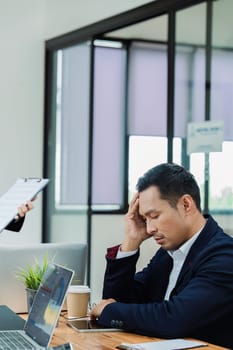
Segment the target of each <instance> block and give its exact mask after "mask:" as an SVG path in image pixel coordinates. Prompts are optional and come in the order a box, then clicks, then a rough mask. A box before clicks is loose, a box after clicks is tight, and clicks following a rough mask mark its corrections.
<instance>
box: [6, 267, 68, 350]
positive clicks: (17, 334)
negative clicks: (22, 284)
mask: <svg viewBox="0 0 233 350" xmlns="http://www.w3.org/2000/svg"><path fill="white" fill-rule="evenodd" d="M73 275H74V272H73V270H70V269H67V268H65V267H63V266H60V265H57V264H51V263H50V264H49V265H48V267H47V269H46V271H45V274H44V277H43V279H42V282H41V285H40V287H39V289H38V291H37V293H36V296H35V298H34V302H33V304H32V307H31V310H30V313H29V315H28V319H27V321H26V323H25V326H24V329H23V330H20V329H19V330H1V331H0V349H4V350H5V349H11V350H13V349H17V350H23V349H25V350H28V349H36V350H37V349H44V348H46V347H47V346H48V344H49V342H50V340H51V338H52V335H53V332H54V329H55V327H56V324H57V320H58V317H59V315H60V312H61V308H62V304H63V302H64V299H65V296H66V293H67V290H68V287H69V285H70V283H71V280H72V278H73ZM11 338H12V339H13V338H14V339H15V340H10V339H11Z"/></svg>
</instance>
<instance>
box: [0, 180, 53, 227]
mask: <svg viewBox="0 0 233 350" xmlns="http://www.w3.org/2000/svg"><path fill="white" fill-rule="evenodd" d="M48 182H49V179H41V178H18V179H17V181H16V182H15V184H14V185H13V186H12V187H10V188H9V190H8V191H7V192H6V193H4V194H3V195H2V196H1V197H0V232H1V231H2V230H4V228H5V227H6V226H7V225H8V224H9V223H10V222H11V221H12V220H13V219H14V218H15V216H17V214H18V208H19V207H20V206H21V205H22V203H25V204H26V203H27V202H28V201H31V200H33V199H34V198H35V197H36V196H37V194H38V193H39V192H40V191H41V190H42V189H43V188H44V187H45V186H46V185H47V184H48Z"/></svg>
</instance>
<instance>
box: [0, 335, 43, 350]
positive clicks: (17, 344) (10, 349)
mask: <svg viewBox="0 0 233 350" xmlns="http://www.w3.org/2000/svg"><path fill="white" fill-rule="evenodd" d="M36 348H37V347H36V346H34V345H32V344H31V343H30V342H29V341H27V339H25V338H24V336H23V335H22V334H21V333H19V332H17V331H15V332H4V331H1V332H0V349H1V350H14V349H15V350H31V349H36Z"/></svg>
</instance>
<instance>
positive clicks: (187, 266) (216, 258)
mask: <svg viewBox="0 0 233 350" xmlns="http://www.w3.org/2000/svg"><path fill="white" fill-rule="evenodd" d="M138 256H139V253H138V254H135V255H133V256H130V257H126V258H122V259H112V258H108V257H107V268H106V272H105V279H104V289H103V298H104V299H106V298H114V299H116V300H117V301H118V302H117V303H113V304H110V305H107V306H106V307H105V308H104V310H103V312H102V314H101V316H100V317H99V323H101V324H103V325H105V326H110V327H119V328H123V329H125V330H128V331H131V332H135V333H139V334H145V335H149V336H154V337H159V338H179V337H193V338H198V339H201V340H204V341H208V342H211V343H215V344H218V345H222V346H226V347H230V348H231V349H233V326H232V325H233V239H232V238H231V237H230V236H228V235H227V234H225V233H224V232H223V231H222V229H221V228H220V227H219V226H218V225H217V223H216V222H215V221H214V219H213V218H212V217H209V218H208V221H207V223H206V225H205V227H204V228H203V230H202V232H201V233H200V235H199V236H198V238H197V240H196V241H195V242H194V244H193V246H192V247H191V249H190V251H189V254H188V256H187V258H186V260H185V262H184V265H183V267H182V270H181V272H180V275H179V277H178V280H177V283H176V286H175V288H174V289H173V291H172V293H171V296H170V300H168V301H165V300H164V296H165V292H166V289H167V285H168V280H169V274H170V272H171V269H172V258H171V257H170V256H169V254H168V253H167V252H166V251H165V250H164V249H162V248H160V249H159V250H158V251H157V253H156V254H155V255H154V257H153V258H152V259H151V261H150V263H149V264H148V266H147V267H146V268H144V269H143V270H142V271H141V272H138V273H136V274H135V269H136V262H137V260H138Z"/></svg>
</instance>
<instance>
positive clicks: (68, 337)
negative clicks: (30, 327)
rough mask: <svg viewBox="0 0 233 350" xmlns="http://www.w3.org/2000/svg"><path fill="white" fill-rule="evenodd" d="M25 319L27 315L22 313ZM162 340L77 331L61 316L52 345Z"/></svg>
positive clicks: (100, 347)
mask: <svg viewBox="0 0 233 350" xmlns="http://www.w3.org/2000/svg"><path fill="white" fill-rule="evenodd" d="M21 316H22V317H23V318H24V319H26V318H27V315H25V314H23V315H21ZM155 340H160V339H158V338H152V337H146V336H142V335H137V334H133V333H126V332H92V333H90V332H84V333H79V332H76V331H75V330H74V329H73V328H71V327H69V326H67V324H66V319H65V318H64V317H63V316H61V317H60V319H59V324H58V327H57V328H56V329H55V332H54V335H53V338H52V341H51V343H50V344H49V346H50V347H52V346H56V345H61V344H64V343H67V342H70V343H71V344H72V346H73V349H74V350H116V346H117V345H119V344H120V343H141V342H147V341H148V342H149V341H155ZM203 349H206V350H223V349H226V348H223V347H221V346H217V345H212V344H209V345H208V347H204V348H203Z"/></svg>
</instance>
